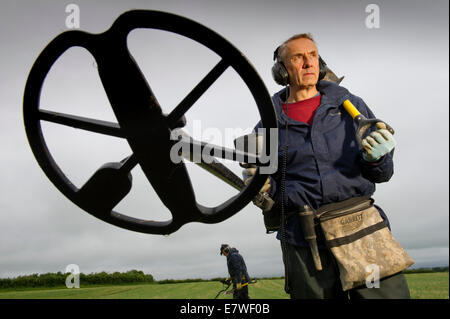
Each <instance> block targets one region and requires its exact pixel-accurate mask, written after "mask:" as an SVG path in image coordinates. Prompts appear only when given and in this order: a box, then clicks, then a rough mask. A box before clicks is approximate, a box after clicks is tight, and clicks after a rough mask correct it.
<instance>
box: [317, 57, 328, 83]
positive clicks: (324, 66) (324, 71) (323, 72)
mask: <svg viewBox="0 0 450 319" xmlns="http://www.w3.org/2000/svg"><path fill="white" fill-rule="evenodd" d="M327 71H328V66H327V64H326V63H325V61H324V60H323V59H322V57H321V56H320V55H319V80H318V81H320V80H322V79H323V78H324V77H325V75H327Z"/></svg>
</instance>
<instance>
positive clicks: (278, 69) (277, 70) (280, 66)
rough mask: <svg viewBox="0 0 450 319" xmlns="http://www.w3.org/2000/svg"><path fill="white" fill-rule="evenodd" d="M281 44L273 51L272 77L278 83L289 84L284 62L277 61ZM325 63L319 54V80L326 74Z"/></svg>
mask: <svg viewBox="0 0 450 319" xmlns="http://www.w3.org/2000/svg"><path fill="white" fill-rule="evenodd" d="M280 47H281V45H280V46H279V47H278V48H276V50H275V51H274V52H273V60H274V61H275V63H274V65H273V67H272V77H273V79H274V80H275V82H277V83H278V84H279V85H282V86H287V85H288V84H289V73H288V71H287V69H286V67H285V66H284V63H283V62H281V61H278V51H279V49H280ZM327 70H328V67H327V64H326V63H325V61H324V60H323V59H322V57H321V56H320V55H319V80H318V81H320V80H322V79H323V78H324V77H325V75H326V74H327Z"/></svg>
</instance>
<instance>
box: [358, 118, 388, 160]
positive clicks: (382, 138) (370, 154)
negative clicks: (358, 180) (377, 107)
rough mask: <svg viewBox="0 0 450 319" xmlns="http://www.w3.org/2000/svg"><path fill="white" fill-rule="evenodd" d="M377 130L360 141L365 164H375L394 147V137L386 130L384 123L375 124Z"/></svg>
mask: <svg viewBox="0 0 450 319" xmlns="http://www.w3.org/2000/svg"><path fill="white" fill-rule="evenodd" d="M377 127H378V130H376V131H374V132H372V133H370V135H368V136H367V137H365V138H364V139H363V140H362V141H361V146H362V147H363V148H364V152H363V154H362V156H363V158H364V160H365V161H367V162H376V161H378V160H379V159H380V158H381V157H383V156H384V155H386V154H387V153H389V152H390V151H392V150H393V149H394V147H395V145H396V142H395V139H394V136H393V135H392V134H391V133H390V132H389V131H388V130H386V126H385V125H384V123H377Z"/></svg>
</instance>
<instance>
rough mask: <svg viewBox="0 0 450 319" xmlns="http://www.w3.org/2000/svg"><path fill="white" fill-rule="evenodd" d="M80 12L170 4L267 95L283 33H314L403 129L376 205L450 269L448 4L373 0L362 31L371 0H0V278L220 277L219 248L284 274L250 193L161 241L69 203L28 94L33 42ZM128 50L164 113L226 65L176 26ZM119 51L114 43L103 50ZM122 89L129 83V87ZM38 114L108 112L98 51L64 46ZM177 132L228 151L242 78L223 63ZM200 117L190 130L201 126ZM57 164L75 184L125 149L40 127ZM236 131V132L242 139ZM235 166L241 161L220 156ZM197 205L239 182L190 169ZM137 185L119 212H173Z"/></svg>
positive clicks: (88, 18)
mask: <svg viewBox="0 0 450 319" xmlns="http://www.w3.org/2000/svg"><path fill="white" fill-rule="evenodd" d="M70 3H74V4H77V5H78V6H79V9H80V30H84V31H87V32H90V33H100V32H103V31H105V30H107V29H108V28H109V27H110V26H111V24H112V23H113V21H114V20H115V19H116V18H117V17H118V16H119V15H120V14H121V13H123V12H125V11H127V10H131V9H149V10H152V9H153V10H160V11H166V12H170V13H174V14H178V15H182V16H184V17H187V18H189V19H192V20H195V21H197V22H199V23H201V24H203V25H205V26H207V27H208V28H210V29H212V30H214V31H215V32H217V33H219V34H220V35H222V36H223V37H224V38H226V39H227V40H228V41H229V42H231V43H232V44H233V45H234V46H235V47H237V48H238V49H239V50H240V51H241V52H242V53H243V54H244V55H245V56H246V57H247V58H248V60H249V61H250V62H251V63H252V65H253V66H254V68H255V69H256V71H257V72H258V74H259V76H260V77H261V78H262V80H263V81H264V83H265V85H266V87H267V89H268V91H269V92H270V93H271V94H272V93H274V92H275V91H278V90H279V89H280V88H281V87H280V86H278V85H277V84H276V83H274V81H273V80H272V78H271V74H270V68H271V66H272V63H273V62H272V54H273V51H274V49H275V48H276V47H277V46H278V45H279V44H280V43H281V42H282V41H283V40H285V39H286V38H288V37H290V36H291V35H293V34H296V33H302V32H311V33H312V34H313V35H314V37H315V39H316V41H317V43H318V47H319V51H320V54H321V56H322V57H323V58H324V59H325V61H326V62H327V63H328V65H329V66H330V68H331V69H333V71H334V72H335V73H336V74H337V75H338V76H342V75H345V80H344V81H343V82H342V83H341V85H342V86H344V87H346V88H348V89H349V90H350V91H351V92H353V93H354V94H356V95H358V96H361V97H362V98H363V99H364V100H365V101H366V103H367V104H368V105H369V107H370V108H371V109H372V111H373V112H374V113H375V114H376V115H377V117H379V118H382V119H384V120H385V121H386V122H388V123H390V124H391V126H392V127H394V128H395V130H396V134H395V137H396V140H397V148H396V152H395V158H394V160H395V174H394V176H393V178H392V179H391V181H390V182H389V183H385V184H380V185H378V186H377V191H376V193H375V196H374V198H375V200H376V203H377V204H378V205H380V206H381V207H382V208H383V209H384V210H385V212H386V213H387V215H388V216H389V218H390V221H391V226H392V232H393V234H394V236H395V237H396V238H397V240H398V241H399V242H400V243H401V244H402V245H403V246H404V247H405V248H406V249H407V251H408V253H409V254H410V255H411V256H412V258H413V259H414V260H415V261H416V265H415V266H416V267H425V266H442V265H445V266H447V265H448V260H449V254H448V252H449V220H448V216H449V195H448V191H449V189H448V184H449V183H448V182H449V180H448V177H449V174H448V162H449V161H448V156H449V152H448V144H449V143H448V142H449V124H448V115H449V114H448V113H449V111H448V110H449V98H448V96H449V95H448V93H449V92H448V84H449V83H448V82H449V81H448V80H449V77H448V57H449V56H448V23H449V19H448V1H446V0H444V1H377V2H376V3H377V4H378V6H379V9H380V20H379V28H368V27H367V25H366V17H367V16H368V15H369V14H370V13H367V12H366V7H367V6H368V5H369V4H370V3H372V2H371V1H360V0H357V1H356V0H355V1H314V2H312V1H284V0H281V1H256V0H254V1H247V0H244V1H242V0H241V1H234V0H232V1H230V0H229V1H210V0H209V1H206V0H205V1H162V0H158V1H95V2H94V1H81V0H79V1H72V2H70V1H66V2H64V1H12V0H6V1H1V2H0V43H1V51H0V101H1V106H0V111H1V116H0V136H1V143H2V149H3V151H2V156H1V157H0V167H1V176H2V178H1V179H0V194H1V196H0V277H9V276H17V275H22V274H31V273H44V272H57V271H62V272H64V271H65V269H66V266H67V265H69V264H77V265H78V266H79V267H80V271H81V272H83V273H91V272H99V271H108V272H113V271H126V270H130V269H139V270H143V271H144V272H146V273H150V274H152V275H153V276H154V277H155V278H156V279H165V278H199V277H202V278H211V277H216V276H225V275H227V269H226V263H225V259H224V257H222V256H219V254H218V252H219V247H220V244H222V243H228V244H230V245H231V246H234V247H236V248H237V249H238V250H240V252H241V254H242V255H243V257H244V258H245V261H246V263H247V266H248V270H249V273H250V275H251V276H279V275H282V274H283V265H282V261H281V250H280V245H279V242H278V241H277V240H276V239H275V236H274V235H273V234H272V235H266V234H265V230H264V225H263V222H262V217H261V213H260V211H259V209H258V208H256V207H254V206H253V205H252V204H251V203H250V204H249V205H248V206H247V207H246V208H245V209H243V210H242V211H241V212H239V213H238V214H236V215H235V216H233V217H231V218H230V219H228V220H226V221H224V222H222V223H219V224H213V225H206V224H198V223H191V224H187V225H184V226H183V227H182V228H181V229H180V230H178V231H177V232H175V233H173V234H171V235H170V236H159V235H147V234H141V233H136V232H132V231H128V230H125V229H121V228H118V227H115V226H112V225H110V224H107V223H104V222H102V221H100V220H99V219H96V218H95V217H93V216H91V215H89V214H87V213H86V212H84V211H82V210H81V209H80V208H79V207H77V206H76V205H75V204H73V203H72V202H71V201H69V200H68V199H67V198H65V197H64V196H63V195H62V194H61V193H60V192H59V191H58V190H57V189H56V187H55V186H54V185H53V184H52V183H51V182H50V181H49V179H48V178H47V177H46V176H45V174H44V173H43V171H42V170H41V168H40V167H39V165H38V163H37V162H36V160H35V158H34V156H33V154H32V152H31V149H30V147H29V145H28V141H27V138H26V135H25V130H24V125H23V118H22V99H23V91H24V87H25V83H26V79H27V76H28V73H29V71H30V69H31V66H32V64H33V62H34V61H35V59H36V58H37V56H38V55H39V53H40V52H41V50H42V49H43V48H44V47H45V45H47V43H49V42H50V41H51V40H52V39H53V38H54V37H55V36H57V35H58V34H59V33H61V32H63V31H66V30H68V28H67V26H66V18H67V16H68V15H69V13H67V12H66V10H65V9H66V6H67V5H68V4H70ZM128 46H129V50H130V52H131V53H132V55H133V56H134V58H135V59H136V61H137V63H138V64H139V66H140V68H141V70H142V71H143V73H144V74H145V76H146V79H147V81H148V83H149V85H150V86H151V88H152V90H153V92H154V93H155V95H156V97H157V99H158V101H159V102H160V104H161V106H162V108H163V110H164V111H165V112H169V111H170V110H171V109H173V108H174V107H175V106H176V105H177V104H178V103H179V101H180V100H181V99H182V98H183V97H184V96H185V95H186V94H187V93H188V92H189V91H190V90H191V89H192V88H193V87H194V86H195V85H196V84H197V83H198V81H199V80H201V79H202V78H203V76H204V75H205V74H206V73H207V72H209V71H210V70H211V68H212V67H213V66H214V65H215V64H216V63H217V62H218V61H219V58H218V56H217V55H216V54H215V53H214V52H212V51H210V50H209V49H208V48H206V47H204V46H202V45H201V44H199V43H196V42H194V41H192V40H190V39H188V38H184V37H182V36H179V35H176V34H173V33H169V32H163V31H157V30H148V29H147V30H145V29H139V30H135V31H132V32H131V33H130V35H129V37H128ZM112 54H113V53H112ZM124 94H126V92H124ZM41 107H42V108H44V109H48V110H52V111H56V112H64V113H70V114H76V115H81V116H87V117H92V118H97V119H103V120H107V121H116V119H115V117H114V114H113V112H112V110H111V108H110V105H109V102H108V100H107V98H106V95H105V93H104V90H103V87H102V85H101V82H100V80H99V77H98V73H97V69H96V68H95V61H94V59H93V57H92V56H91V55H90V53H88V52H87V51H86V50H84V49H82V48H71V49H69V50H68V51H67V52H66V53H65V54H64V55H63V56H62V57H61V58H60V59H59V60H58V61H57V62H56V63H55V64H54V66H53V68H52V70H51V72H50V73H49V75H48V76H47V79H46V82H45V85H44V88H43V91H42V96H41ZM186 117H187V121H188V125H187V126H186V130H187V131H188V132H190V133H191V134H192V133H193V131H194V128H195V127H197V128H198V127H201V134H202V137H203V138H204V139H205V140H208V139H212V136H213V135H212V134H213V133H214V130H219V132H221V134H223V135H222V136H217V134H216V135H215V136H214V139H213V141H214V142H216V143H220V144H222V145H225V146H228V147H232V142H231V141H232V140H231V139H230V138H229V137H227V138H225V129H227V128H228V129H233V130H236V132H238V131H239V130H241V131H245V130H249V129H250V128H252V127H253V126H254V124H255V123H256V122H257V121H258V120H259V114H258V111H257V107H256V104H255V102H254V100H253V98H252V96H251V94H250V91H249V89H248V88H247V87H246V86H245V84H244V82H243V81H242V80H241V79H240V77H239V76H238V75H237V73H236V72H234V70H233V69H228V70H227V71H226V72H225V73H224V74H223V75H222V76H221V77H220V78H219V79H218V81H217V82H216V83H215V84H214V85H213V86H212V87H211V88H210V89H209V90H208V91H207V92H206V93H205V95H203V96H202V97H201V99H200V100H199V101H198V102H197V104H195V105H194V107H193V108H192V109H191V110H190V111H189V112H188V113H187V114H186ZM195 125H197V126H195ZM43 132H44V136H45V138H46V141H47V144H48V146H49V149H50V151H51V153H52V155H53V157H54V158H55V160H56V162H57V163H58V165H59V166H60V168H61V169H62V170H63V171H64V173H65V174H66V175H67V177H69V178H70V179H71V180H72V181H73V183H74V184H75V185H76V186H78V187H81V186H82V185H83V183H84V182H85V181H86V180H87V178H89V177H90V176H91V175H92V174H93V173H94V172H95V170H96V169H97V168H99V167H100V166H101V165H102V164H103V163H106V162H114V161H119V160H121V159H123V158H124V157H126V156H128V155H130V154H131V150H130V147H129V146H128V144H127V142H126V141H125V140H122V139H118V138H113V137H105V136H101V135H98V134H93V133H89V132H84V131H80V130H75V129H71V128H67V127H61V126H58V125H54V124H50V123H43ZM235 137H236V136H235ZM226 164H227V165H228V167H230V168H231V169H232V170H233V171H234V172H236V173H237V174H239V175H240V171H241V170H240V168H239V167H238V165H237V164H235V163H229V162H226ZM187 166H188V170H189V172H190V174H191V179H192V183H193V185H194V188H195V192H196V196H197V199H198V202H199V203H201V204H204V205H209V206H216V205H218V204H220V203H221V202H223V201H225V200H226V199H228V198H230V197H231V196H233V195H234V194H236V191H235V190H234V189H232V188H231V187H230V186H228V185H226V184H224V183H223V182H222V181H220V180H218V179H217V178H215V177H213V176H211V175H209V174H208V173H206V172H204V171H202V170H201V169H200V168H199V167H196V166H195V165H193V164H188V165H187ZM132 174H133V189H132V190H131V192H130V194H129V195H128V196H127V197H126V198H125V199H124V200H123V201H122V202H121V203H120V204H119V205H118V206H117V207H116V210H117V211H118V212H120V213H122V214H125V215H130V216H133V217H138V218H142V219H154V220H167V219H170V216H171V215H170V213H169V211H168V209H167V208H166V207H164V206H163V204H162V203H161V201H160V200H159V198H158V197H157V195H156V193H155V191H154V190H153V189H152V188H151V187H150V185H149V183H148V182H147V181H146V179H145V177H144V175H143V173H142V171H141V170H140V169H139V167H137V168H135V169H134V170H133V171H132Z"/></svg>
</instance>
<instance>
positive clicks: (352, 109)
mask: <svg viewBox="0 0 450 319" xmlns="http://www.w3.org/2000/svg"><path fill="white" fill-rule="evenodd" d="M343 105H344V108H345V110H346V111H347V112H348V113H349V114H350V116H351V117H352V118H353V119H354V118H355V117H357V116H358V115H360V114H361V113H360V112H359V111H358V110H357V108H356V107H355V106H354V105H353V103H352V102H350V100H345V101H344V103H343Z"/></svg>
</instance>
